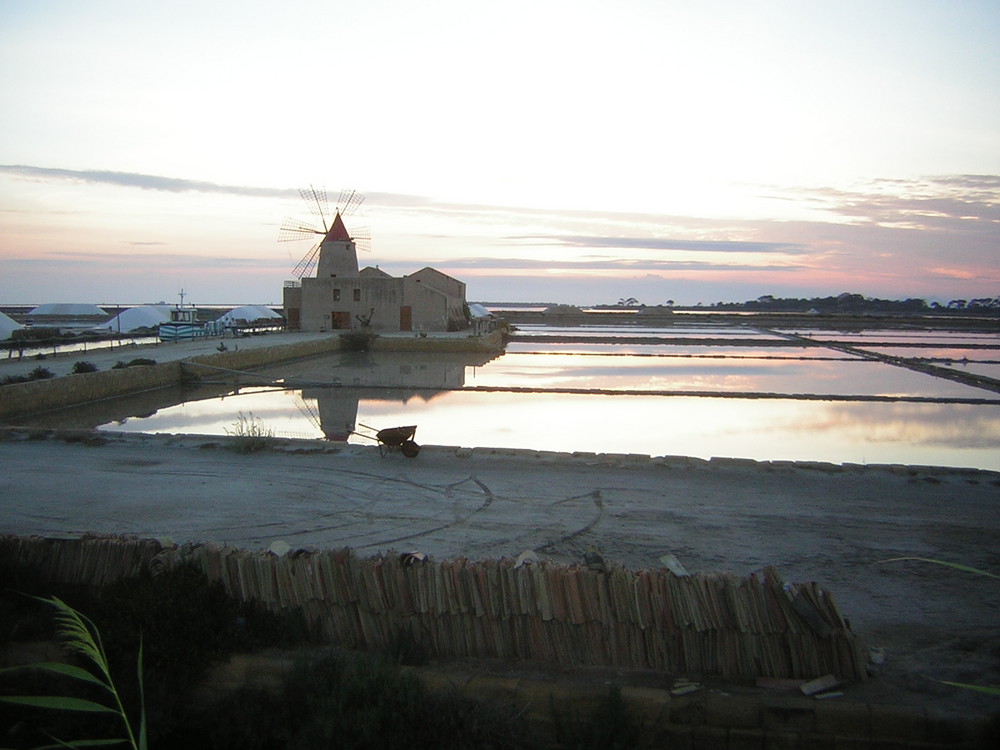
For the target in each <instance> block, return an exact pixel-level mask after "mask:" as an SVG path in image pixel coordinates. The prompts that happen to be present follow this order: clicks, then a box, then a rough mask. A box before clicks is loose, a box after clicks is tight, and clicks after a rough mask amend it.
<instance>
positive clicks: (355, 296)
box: [354, 289, 361, 302]
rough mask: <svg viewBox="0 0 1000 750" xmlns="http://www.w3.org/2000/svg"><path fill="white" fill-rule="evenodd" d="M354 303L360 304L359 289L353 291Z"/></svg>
mask: <svg viewBox="0 0 1000 750" xmlns="http://www.w3.org/2000/svg"><path fill="white" fill-rule="evenodd" d="M354 301H355V302H360V301H361V290H360V289H355V290H354Z"/></svg>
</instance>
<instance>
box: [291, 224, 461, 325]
mask: <svg viewBox="0 0 1000 750" xmlns="http://www.w3.org/2000/svg"><path fill="white" fill-rule="evenodd" d="M283 302H284V309H285V320H286V321H287V323H288V328H289V330H301V331H331V330H350V329H352V328H362V327H370V328H372V329H374V330H377V331H378V330H382V331H455V330H461V329H463V328H465V327H467V326H468V324H469V322H468V316H467V310H468V308H467V305H466V299H465V284H464V283H463V282H461V281H459V280H458V279H454V278H452V277H451V276H448V275H446V274H443V273H441V272H440V271H436V270H434V269H433V268H429V267H428V268H422V269H421V270H419V271H417V272H415V273H412V274H410V275H409V276H403V277H400V278H397V277H394V276H390V275H389V274H387V273H385V272H384V271H381V270H379V269H378V268H372V267H368V268H363V269H361V270H358V253H357V247H356V245H355V243H354V240H352V239H351V236H350V234H349V233H348V231H347V227H346V226H344V221H343V219H342V218H341V217H340V214H339V213H338V214H337V215H336V217H335V218H334V220H333V225H332V226H331V227H330V230H329V231H328V232H327V233H326V235H325V236H324V238H323V241H322V243H321V244H320V249H319V260H318V262H317V264H316V275H315V277H308V276H305V277H303V278H302V279H300V280H299V281H288V282H285V288H284V295H283Z"/></svg>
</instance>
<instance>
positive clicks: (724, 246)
mask: <svg viewBox="0 0 1000 750" xmlns="http://www.w3.org/2000/svg"><path fill="white" fill-rule="evenodd" d="M511 239H540V240H546V241H550V242H556V243H560V244H563V245H570V246H572V247H607V248H616V249H636V250H639V249H641V250H686V251H694V252H702V253H792V254H800V253H806V252H808V248H806V247H805V246H803V245H797V244H792V243H787V242H744V241H739V240H680V239H670V238H658V237H590V236H583V235H580V236H573V235H566V236H559V235H551V236H544V235H543V236H538V237H515V238H511Z"/></svg>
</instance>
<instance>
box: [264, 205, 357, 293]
mask: <svg viewBox="0 0 1000 750" xmlns="http://www.w3.org/2000/svg"><path fill="white" fill-rule="evenodd" d="M299 195H301V196H302V200H303V201H305V204H306V206H307V207H308V208H309V211H310V212H311V213H312V214H313V217H314V220H315V223H313V224H308V223H305V222H302V221H300V220H298V219H285V222H284V223H283V224H282V225H281V231H280V232H279V233H278V242H293V241H299V240H304V239H315V238H316V237H317V236H319V237H321V238H322V239H320V241H319V242H318V243H316V244H315V245H313V246H312V248H311V249H310V250H309V251H308V252H307V253H306V254H305V255H304V256H303V257H302V260H300V261H299V263H298V265H296V266H295V268H294V269H293V270H292V273H293V274H294V275H295V277H296V278H297V279H302V277H303V276H309V275H311V273H312V271H313V269H316V277H317V278H321V279H328V278H342V279H354V278H357V277H358V252H357V249H358V246H359V245H360V247H361V249H362V250H369V249H370V248H371V237H370V235H369V234H368V231H367V229H361V230H359V231H358V236H357V237H352V236H351V234H350V233H349V232H348V231H347V227H346V226H345V224H344V219H343V217H344V216H345V215H350V214H352V213H354V211H356V210H357V209H358V208H359V207H360V206H361V204H362V203H364V200H365V199H364V196H362V195H358V193H357V192H355V191H354V190H343V191H341V193H340V199H339V200H338V202H337V208H336V210H335V212H334V214H333V218H332V219H331V218H330V210H329V208H328V205H327V198H326V189H325V188H314V187H313V186H311V185H310V186H309V188H308V189H301V190H299Z"/></svg>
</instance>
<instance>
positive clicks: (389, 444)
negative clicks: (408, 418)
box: [354, 424, 420, 458]
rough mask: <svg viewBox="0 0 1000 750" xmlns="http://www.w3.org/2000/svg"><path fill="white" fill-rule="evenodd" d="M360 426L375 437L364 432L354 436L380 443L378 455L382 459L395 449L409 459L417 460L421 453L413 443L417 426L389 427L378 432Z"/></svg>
mask: <svg viewBox="0 0 1000 750" xmlns="http://www.w3.org/2000/svg"><path fill="white" fill-rule="evenodd" d="M359 426H360V427H364V428H365V429H366V430H371V431H372V432H374V433H375V435H374V437H373V436H371V435H366V434H365V433H363V432H355V433H354V434H355V435H359V436H361V437H363V438H368V439H369V440H375V441H376V442H378V453H379V455H380V456H382V458H385V456H386V454H387V453H389V451H391V450H393V449H394V448H397V449H399V452H400V453H402V454H403V455H404V456H406V457H407V458H416V457H417V454H418V453H420V446H419V445H417V444H416V443H415V442H413V435H414V434H415V433H416V431H417V426H416V425H409V426H407V427H387V428H386V429H384V430H376V429H375V428H374V427H369V426H368V425H365V424H363V425H359Z"/></svg>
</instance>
